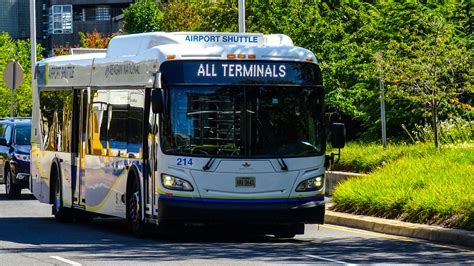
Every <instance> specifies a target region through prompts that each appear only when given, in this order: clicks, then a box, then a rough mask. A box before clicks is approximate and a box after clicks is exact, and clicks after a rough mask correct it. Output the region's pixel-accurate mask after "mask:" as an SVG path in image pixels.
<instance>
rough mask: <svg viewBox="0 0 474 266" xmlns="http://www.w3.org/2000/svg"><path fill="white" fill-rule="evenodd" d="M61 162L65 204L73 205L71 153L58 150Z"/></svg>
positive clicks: (57, 154)
mask: <svg viewBox="0 0 474 266" xmlns="http://www.w3.org/2000/svg"><path fill="white" fill-rule="evenodd" d="M55 156H57V158H58V159H60V160H59V161H60V162H61V163H60V165H59V167H60V168H61V180H62V182H61V184H62V192H63V206H64V207H71V206H72V169H71V166H72V164H71V154H70V153H64V152H61V153H59V152H57V153H56V154H55Z"/></svg>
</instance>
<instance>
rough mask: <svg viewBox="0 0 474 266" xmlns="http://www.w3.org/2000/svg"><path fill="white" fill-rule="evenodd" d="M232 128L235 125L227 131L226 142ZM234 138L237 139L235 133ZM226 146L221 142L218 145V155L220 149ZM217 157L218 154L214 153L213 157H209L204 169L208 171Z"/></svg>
mask: <svg viewBox="0 0 474 266" xmlns="http://www.w3.org/2000/svg"><path fill="white" fill-rule="evenodd" d="M232 130H234V126H232V127H230V128H229V130H228V131H227V134H226V136H225V138H224V142H226V141H227V140H229V134H230V132H231V131H232ZM234 134H235V133H234ZM234 140H235V135H234ZM224 146H225V145H223V144H220V145H219V146H217V151H216V155H218V154H219V152H220V150H221V149H222V148H223V147H224ZM216 157H217V156H215V155H214V156H211V158H209V161H207V163H206V164H205V165H204V166H203V167H202V170H204V171H207V170H209V169H211V166H212V164H213V163H214V161H215V160H216Z"/></svg>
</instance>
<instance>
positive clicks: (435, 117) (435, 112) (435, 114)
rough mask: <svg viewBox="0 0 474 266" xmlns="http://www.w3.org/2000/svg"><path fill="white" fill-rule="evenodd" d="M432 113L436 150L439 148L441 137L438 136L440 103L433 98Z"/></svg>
mask: <svg viewBox="0 0 474 266" xmlns="http://www.w3.org/2000/svg"><path fill="white" fill-rule="evenodd" d="M431 111H432V113H433V133H434V144H435V147H436V149H438V148H439V135H438V103H437V101H436V99H434V98H433V102H432V110H431Z"/></svg>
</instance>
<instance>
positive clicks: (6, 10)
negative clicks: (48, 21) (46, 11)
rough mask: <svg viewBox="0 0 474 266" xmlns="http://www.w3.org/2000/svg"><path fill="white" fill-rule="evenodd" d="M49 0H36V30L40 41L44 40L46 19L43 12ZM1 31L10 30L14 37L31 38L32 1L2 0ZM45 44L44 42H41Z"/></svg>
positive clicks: (0, 9)
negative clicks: (43, 29)
mask: <svg viewBox="0 0 474 266" xmlns="http://www.w3.org/2000/svg"><path fill="white" fill-rule="evenodd" d="M46 1H47V0H36V14H37V20H36V31H37V39H38V41H42V40H43V39H44V36H43V35H42V28H43V24H44V19H45V17H43V16H42V15H41V14H42V13H43V11H42V10H43V7H44V8H45V7H46V5H45V3H46ZM0 32H8V33H9V34H10V36H11V37H12V38H13V39H28V38H30V1H29V0H0ZM41 43H42V44H44V43H43V42H41Z"/></svg>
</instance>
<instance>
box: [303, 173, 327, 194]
mask: <svg viewBox="0 0 474 266" xmlns="http://www.w3.org/2000/svg"><path fill="white" fill-rule="evenodd" d="M323 185H324V176H323V175H321V176H316V177H313V178H309V179H306V180H305V181H303V182H301V183H299V184H298V186H297V187H296V192H306V191H316V190H320V189H321V188H323Z"/></svg>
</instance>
